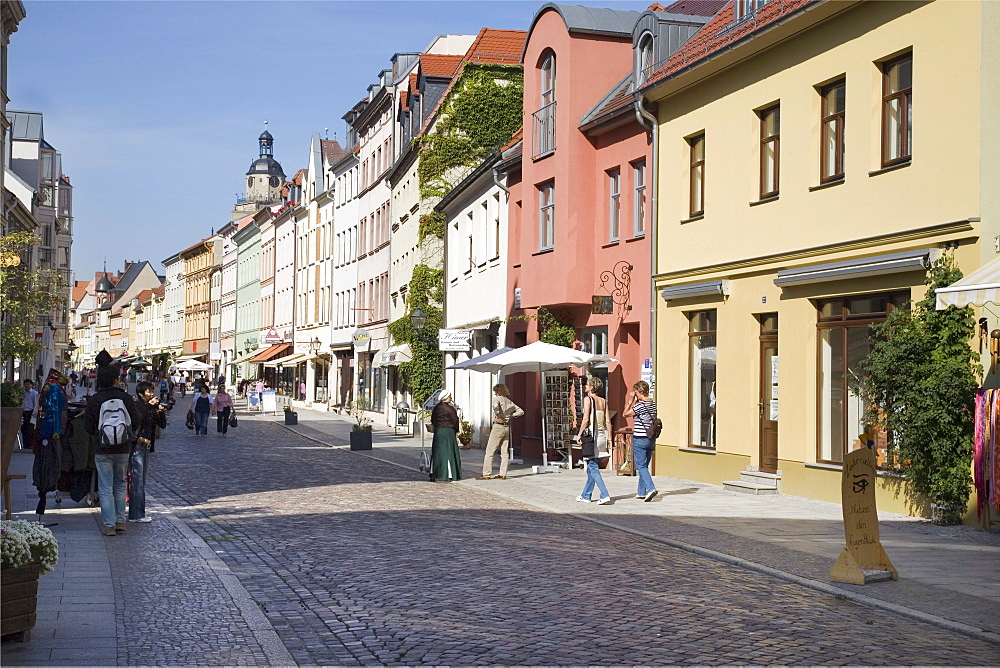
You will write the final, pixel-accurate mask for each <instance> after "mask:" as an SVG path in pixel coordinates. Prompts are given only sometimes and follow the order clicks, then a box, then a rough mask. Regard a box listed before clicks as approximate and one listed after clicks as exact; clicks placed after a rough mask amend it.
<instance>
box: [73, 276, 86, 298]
mask: <svg viewBox="0 0 1000 668" xmlns="http://www.w3.org/2000/svg"><path fill="white" fill-rule="evenodd" d="M79 282H80V281H77V283H79ZM86 296H87V286H86V284H84V285H82V286H80V285H74V286H73V295H72V300H73V301H74V302H79V301H81V300H82V299H83V298H84V297H86Z"/></svg>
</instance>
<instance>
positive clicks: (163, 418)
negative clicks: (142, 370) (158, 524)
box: [128, 382, 167, 522]
mask: <svg viewBox="0 0 1000 668" xmlns="http://www.w3.org/2000/svg"><path fill="white" fill-rule="evenodd" d="M135 396H136V399H137V401H136V407H137V408H138V409H139V421H138V422H137V423H136V434H135V445H134V446H133V447H132V454H131V456H130V457H129V464H128V466H129V474H130V475H129V480H130V483H129V488H128V521H129V522H152V521H153V518H152V517H150V516H148V515H147V514H146V477H147V475H148V474H149V453H150V452H153V446H154V444H155V443H156V429H157V428H160V429H165V428H166V426H167V411H166V410H164V408H163V404H161V403H160V400H159V399H157V398H156V395H155V394H154V392H153V384H152V383H150V382H142V383H139V384H138V385H136V386H135Z"/></svg>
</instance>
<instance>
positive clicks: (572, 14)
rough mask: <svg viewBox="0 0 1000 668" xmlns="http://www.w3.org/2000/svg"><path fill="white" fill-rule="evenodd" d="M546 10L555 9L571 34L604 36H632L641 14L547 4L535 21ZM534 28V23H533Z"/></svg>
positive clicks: (536, 13) (539, 10)
mask: <svg viewBox="0 0 1000 668" xmlns="http://www.w3.org/2000/svg"><path fill="white" fill-rule="evenodd" d="M546 9H554V10H555V11H557V12H559V15H560V16H562V19H563V22H564V23H565V24H566V29H567V30H569V31H570V32H587V33H598V34H602V35H629V36H631V35H632V28H633V27H635V22H636V21H637V20H638V19H639V16H640V14H641V12H627V11H619V10H617V9H604V8H601V7H581V6H580V5H560V4H558V3H555V2H547V3H545V4H544V5H542V6H541V7H539V8H538V11H537V12H535V21H537V20H538V17H539V15H541V13H542V12H544V11H545V10H546ZM532 27H534V21H532Z"/></svg>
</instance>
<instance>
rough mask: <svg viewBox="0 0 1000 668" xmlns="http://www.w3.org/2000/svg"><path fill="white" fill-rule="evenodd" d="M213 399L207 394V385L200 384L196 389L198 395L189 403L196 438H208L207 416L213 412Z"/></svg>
mask: <svg viewBox="0 0 1000 668" xmlns="http://www.w3.org/2000/svg"><path fill="white" fill-rule="evenodd" d="M214 405H215V397H213V396H212V395H211V394H209V393H208V385H207V384H205V383H202V384H201V386H199V387H198V393H197V394H195V395H194V397H193V399H192V401H191V410H192V411H194V425H195V429H194V433H195V435H196V436H208V416H209V415H211V413H212V411H213V410H214Z"/></svg>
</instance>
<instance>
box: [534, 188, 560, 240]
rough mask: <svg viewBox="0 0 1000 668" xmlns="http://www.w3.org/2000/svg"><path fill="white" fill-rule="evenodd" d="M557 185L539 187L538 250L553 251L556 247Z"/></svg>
mask: <svg viewBox="0 0 1000 668" xmlns="http://www.w3.org/2000/svg"><path fill="white" fill-rule="evenodd" d="M555 190H556V186H555V183H553V182H552V181H550V182H548V183H546V184H543V185H541V186H539V187H538V249H539V250H551V249H552V248H553V246H555V214H556V210H555V209H556V205H555Z"/></svg>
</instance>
